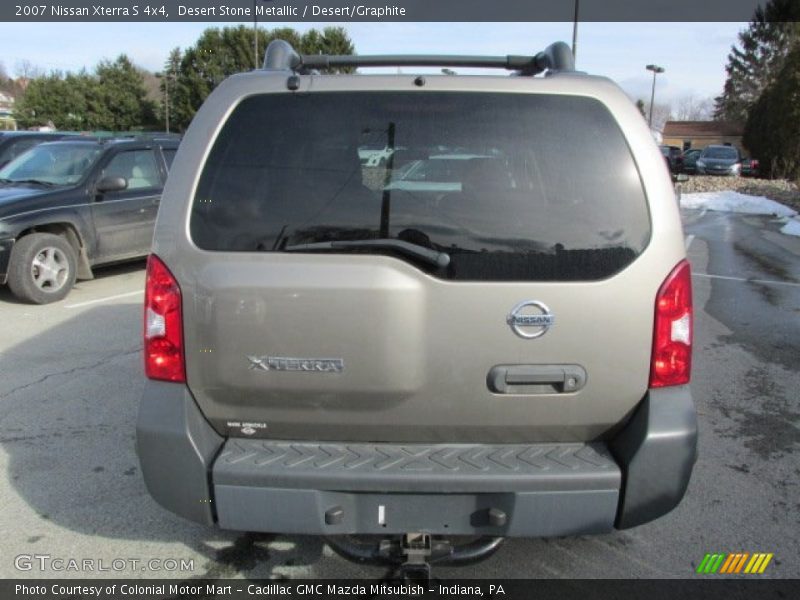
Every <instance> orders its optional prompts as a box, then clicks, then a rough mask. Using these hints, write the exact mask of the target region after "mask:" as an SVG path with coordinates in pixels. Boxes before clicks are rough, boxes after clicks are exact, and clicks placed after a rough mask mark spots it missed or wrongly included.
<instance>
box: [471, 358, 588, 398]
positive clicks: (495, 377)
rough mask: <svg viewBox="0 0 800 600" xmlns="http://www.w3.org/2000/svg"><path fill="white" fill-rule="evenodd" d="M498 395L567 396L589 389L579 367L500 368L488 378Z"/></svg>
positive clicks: (492, 371)
mask: <svg viewBox="0 0 800 600" xmlns="http://www.w3.org/2000/svg"><path fill="white" fill-rule="evenodd" d="M486 384H487V385H488V387H489V389H490V390H491V391H492V392H494V393H495V394H553V393H556V394H567V393H573V392H577V391H578V390H580V389H581V388H582V387H583V386H584V385H586V371H585V370H584V369H583V367H581V366H579V365H497V366H495V367H492V369H491V370H490V371H489V375H488V376H487V377H486Z"/></svg>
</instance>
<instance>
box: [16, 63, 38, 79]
mask: <svg viewBox="0 0 800 600" xmlns="http://www.w3.org/2000/svg"><path fill="white" fill-rule="evenodd" d="M14 73H16V75H17V78H18V79H25V80H31V79H36V78H37V77H42V76H43V75H44V71H43V70H42V69H41V68H40V67H37V66H36V65H34V64H33V63H32V62H31V61H29V60H28V59H24V60H18V61H17V62H16V64H15V65H14Z"/></svg>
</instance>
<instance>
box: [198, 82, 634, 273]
mask: <svg viewBox="0 0 800 600" xmlns="http://www.w3.org/2000/svg"><path fill="white" fill-rule="evenodd" d="M190 229H191V235H192V238H193V240H194V242H195V244H196V245H197V246H198V247H200V248H203V249H205V250H212V251H225V252H286V251H292V252H295V251H304V252H315V251H326V252H347V253H370V254H376V253H377V254H388V255H391V256H395V257H397V258H399V259H402V260H406V261H408V262H411V263H413V264H415V265H416V266H418V267H419V268H421V269H424V270H426V271H427V272H429V273H431V274H432V275H434V276H436V277H441V278H444V279H453V280H466V281H469V280H489V281H514V280H531V281H546V280H578V279H600V278H604V277H608V276H610V275H612V274H614V273H616V272H618V271H619V270H621V269H623V268H624V267H625V266H627V265H628V264H630V263H631V262H632V261H633V260H634V259H635V258H636V256H638V254H639V253H641V251H642V250H643V249H644V248H645V246H646V244H647V242H648V240H649V236H650V224H649V215H648V210H647V202H646V199H645V196H644V191H643V189H642V184H641V180H640V177H639V174H638V171H637V169H636V166H635V164H634V161H633V159H632V156H631V153H630V150H629V148H628V146H627V144H626V142H625V140H624V138H623V136H622V134H621V132H620V130H619V128H618V126H617V125H616V123H615V121H614V119H613V118H612V116H611V115H610V113H609V112H608V110H607V109H606V108H605V107H604V106H603V105H602V104H601V103H600V102H598V101H597V100H594V99H590V98H585V97H573V96H554V95H531V94H492V93H468V94H465V93H428V92H422V93H420V92H417V93H413V92H411V93H405V92H403V93H385V92H384V93H372V92H357V93H314V94H275V95H259V96H252V97H249V98H247V99H245V100H244V101H242V102H241V103H240V104H239V105H238V106H237V107H236V109H235V110H234V111H233V113H232V114H231V116H230V117H229V119H228V121H227V123H226V124H225V125H224V127H223V129H222V131H221V132H220V134H219V136H218V138H217V140H216V142H215V143H214V146H213V148H212V150H211V152H210V154H209V157H208V159H207V161H206V164H205V167H204V169H203V172H202V174H201V177H200V181H199V184H198V187H197V192H196V195H195V198H194V204H193V208H192V215H191V222H190ZM387 239H388V240H394V241H397V240H400V241H402V242H405V243H407V244H413V245H415V246H422V247H424V248H429V249H433V250H435V251H438V252H444V253H446V254H447V255H448V256H449V257H450V261H449V264H447V265H446V266H439V265H436V264H429V262H427V261H424V260H420V259H419V258H418V257H415V256H414V253H408V252H398V251H397V249H396V248H392V247H391V244H386V245H385V247H384V246H382V245H380V244H377V245H376V244H371V245H369V246H364V245H359V244H355V245H350V246H348V247H347V248H342V247H337V248H332V247H331V243H337V242H345V241H348V242H349V241H363V240H387ZM311 244H316V246H317V247H316V248H315V247H312V246H310V245H311ZM326 244H327V247H325V246H326Z"/></svg>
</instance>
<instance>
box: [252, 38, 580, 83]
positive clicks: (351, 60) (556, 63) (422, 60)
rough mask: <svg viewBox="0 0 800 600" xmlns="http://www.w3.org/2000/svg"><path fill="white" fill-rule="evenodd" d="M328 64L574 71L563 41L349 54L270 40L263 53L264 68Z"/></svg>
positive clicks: (294, 68)
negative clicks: (477, 50) (502, 49)
mask: <svg viewBox="0 0 800 600" xmlns="http://www.w3.org/2000/svg"><path fill="white" fill-rule="evenodd" d="M329 67H480V68H490V69H507V70H509V71H519V72H521V73H522V74H523V75H536V74H537V73H541V72H543V71H547V70H550V71H574V70H575V62H574V60H573V56H572V51H571V50H570V48H569V46H567V44H565V43H564V42H555V43H553V44H551V45H550V46H548V47H547V48H545V49H544V50H543V51H542V52H539V53H538V54H536V55H535V56H515V55H509V56H449V55H427V54H425V55H413V54H412V55H409V54H385V55H375V56H358V55H354V56H350V55H326V54H305V55H300V54H298V53H297V52H295V50H294V48H292V46H291V45H290V44H289V43H288V42H285V41H283V40H275V41H273V42H270V44H269V46H268V47H267V51H266V54H265V55H264V68H265V69H278V70H290V71H298V70H311V69H325V68H329Z"/></svg>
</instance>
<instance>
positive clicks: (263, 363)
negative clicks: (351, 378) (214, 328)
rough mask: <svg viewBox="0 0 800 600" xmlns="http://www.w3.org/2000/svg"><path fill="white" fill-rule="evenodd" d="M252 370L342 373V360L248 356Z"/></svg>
mask: <svg viewBox="0 0 800 600" xmlns="http://www.w3.org/2000/svg"><path fill="white" fill-rule="evenodd" d="M247 360H249V361H250V368H251V369H255V370H261V371H300V372H303V373H341V372H342V371H344V361H343V360H342V359H341V358H291V357H287V356H248V357H247Z"/></svg>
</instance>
